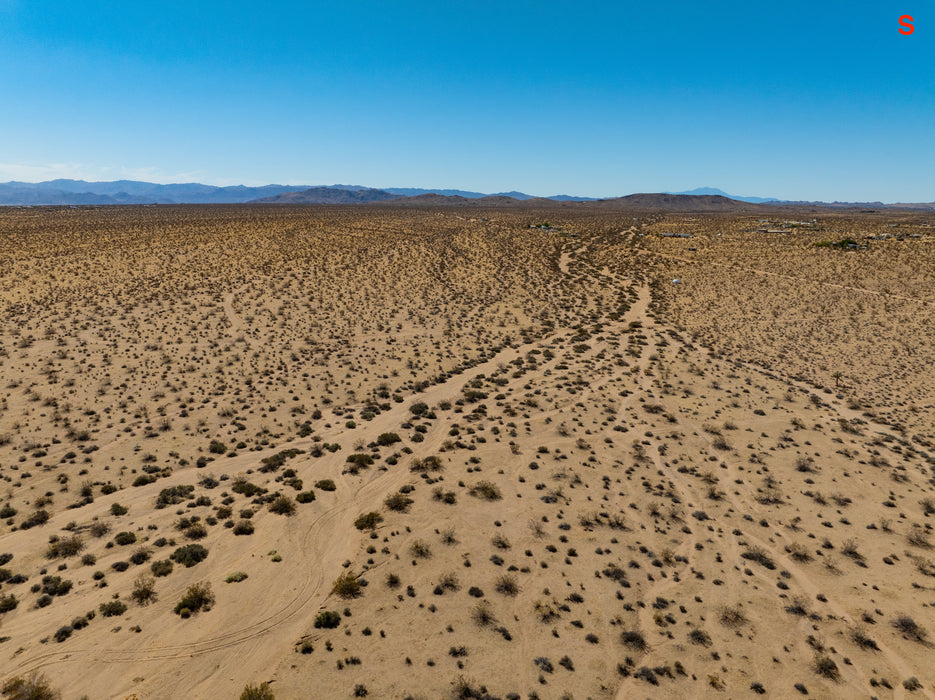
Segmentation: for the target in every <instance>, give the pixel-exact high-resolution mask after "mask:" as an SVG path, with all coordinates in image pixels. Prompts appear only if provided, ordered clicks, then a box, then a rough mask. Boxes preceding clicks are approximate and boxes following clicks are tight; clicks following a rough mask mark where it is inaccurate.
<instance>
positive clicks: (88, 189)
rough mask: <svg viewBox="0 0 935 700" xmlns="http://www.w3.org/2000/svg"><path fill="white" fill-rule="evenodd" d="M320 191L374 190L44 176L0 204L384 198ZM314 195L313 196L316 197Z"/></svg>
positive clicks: (3, 186)
mask: <svg viewBox="0 0 935 700" xmlns="http://www.w3.org/2000/svg"><path fill="white" fill-rule="evenodd" d="M323 190H341V191H345V192H362V191H365V192H370V193H371V195H366V196H374V195H372V193H374V192H376V191H377V190H374V189H373V188H371V187H363V186H361V185H319V186H313V185H264V186H262V187H246V186H244V185H236V186H232V187H216V186H214V185H203V184H200V183H197V182H193V183H184V184H172V185H160V184H157V183H153V182H140V181H137V180H116V181H113V182H88V181H86V180H47V181H45V182H15V181H14V182H6V183H0V205H68V204H71V205H89V204H239V203H244V202H252V201H256V200H268V199H270V198H274V197H276V196H278V195H284V194H289V193H296V192H308V191H315V192H316V193H317V194H315V195H307V198H306V199H298V198H296V199H291V200H283V201H294V202H299V201H302V202H306V203H319V204H353V203H358V202H365V201H383V200H384V197H382V196H379V195H376V196H375V197H376V198H375V199H366V198H364V199H355V198H354V197H353V196H348V195H339V196H336V197H330V196H329V195H328V194H327V193H326V192H323ZM381 191H382V192H383V193H384V194H387V195H390V196H389V197H386V198H385V199H389V198H392V197H393V196H399V197H412V196H417V195H421V194H430V193H434V194H441V195H446V196H456V197H464V198H466V199H480V198H482V197H487V196H490V195H487V194H484V193H483V192H470V191H467V190H447V189H439V190H428V189H418V188H413V187H390V188H385V189H383V190H381ZM366 196H365V197H366ZM497 196H507V197H512V198H514V199H518V200H527V199H534V197H533V196H532V195H529V194H525V193H523V192H499V193H497ZM316 197H317V199H316ZM549 199H554V200H556V201H590V200H591V199H592V198H590V197H572V196H570V195H556V196H554V197H550V198H549Z"/></svg>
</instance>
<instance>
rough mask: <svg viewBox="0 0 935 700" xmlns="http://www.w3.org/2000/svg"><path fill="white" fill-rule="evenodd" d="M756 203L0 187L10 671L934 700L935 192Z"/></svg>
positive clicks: (205, 681) (159, 680) (180, 692)
mask: <svg viewBox="0 0 935 700" xmlns="http://www.w3.org/2000/svg"><path fill="white" fill-rule="evenodd" d="M768 216H770V217H772V218H771V219H768V218H767V216H765V215H763V214H752V215H749V216H737V215H730V216H727V215H717V214H698V215H694V216H692V215H684V214H678V215H667V214H661V213H652V212H633V211H625V212H608V211H592V210H588V209H586V208H581V209H580V210H576V209H574V208H568V209H562V210H560V211H547V210H543V211H536V210H517V209H511V210H498V209H491V210H489V211H487V210H468V209H462V210H455V209H444V208H437V209H432V208H412V209H404V208H393V207H383V208H381V207H301V206H293V207H287V206H283V207H279V206H268V207H263V206H229V207H228V206H211V207H208V206H190V207H169V206H159V207H110V208H64V207H63V208H6V209H3V210H0V306H2V318H3V324H2V325H0V478H2V480H3V481H2V492H0V517H2V520H0V683H2V682H7V681H9V680H10V679H13V678H17V677H18V678H25V677H28V676H29V674H31V673H34V672H38V673H41V674H43V677H44V679H45V680H46V681H47V682H48V684H49V685H50V686H51V687H53V688H56V689H58V690H59V691H60V692H61V694H62V697H63V698H64V699H65V700H72V699H77V698H81V697H88V698H95V699H97V698H107V699H109V698H120V699H121V700H122V699H123V698H127V697H134V696H135V698H136V699H137V700H144V699H145V700H150V699H152V700H156V699H162V698H166V699H168V698H238V697H240V693H241V691H242V690H243V689H244V687H245V686H246V685H248V684H253V685H256V684H259V683H263V682H268V683H269V688H270V690H272V692H273V693H275V696H276V698H279V700H283V699H286V700H288V699H292V698H342V697H355V696H356V697H364V696H367V697H376V698H409V697H411V698H433V699H434V698H449V697H451V698H488V697H490V698H494V697H496V698H543V699H544V698H580V699H582V700H583V699H584V698H595V699H597V698H620V699H623V698H643V697H646V698H670V697H671V698H678V697H724V698H737V697H753V696H757V695H760V696H765V697H773V698H792V697H811V698H871V697H877V698H912V697H920V698H922V697H925V698H935V551H933V545H935V539H933V535H932V524H931V523H932V520H933V515H935V442H933V441H935V218H933V217H932V216H931V215H921V214H920V215H913V214H893V213H889V214H885V215H884V214H880V213H856V212H855V213H852V214H842V213H834V214H811V213H810V214H808V215H806V214H795V213H792V212H790V213H788V214H783V215H776V214H770V215H768ZM800 219H804V220H800ZM664 233H682V234H687V235H688V236H689V237H687V238H680V237H674V236H663V235H662V234H664ZM844 239H853V240H854V241H855V242H856V243H857V244H858V249H856V250H850V249H848V248H847V247H846V245H845V246H844V247H842V248H839V247H835V246H828V245H816V244H821V243H823V242H827V241H830V242H837V241H840V240H844ZM863 246H866V249H864V248H863ZM676 279H677V280H679V282H678V283H674V282H673V280H676Z"/></svg>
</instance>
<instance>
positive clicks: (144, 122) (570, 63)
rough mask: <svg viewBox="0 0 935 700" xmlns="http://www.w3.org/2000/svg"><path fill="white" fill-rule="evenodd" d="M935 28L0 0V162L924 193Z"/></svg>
mask: <svg viewBox="0 0 935 700" xmlns="http://www.w3.org/2000/svg"><path fill="white" fill-rule="evenodd" d="M903 14H911V15H912V16H913V17H914V18H915V27H916V31H915V33H914V34H913V35H911V36H903V35H901V34H900V33H899V31H898V29H899V25H898V18H899V17H900V16H901V15H903ZM933 36H935V2H933V0H900V1H899V2H889V1H887V0H883V1H873V2H868V1H858V2H853V1H851V2H837V1H832V2H823V3H817V2H813V1H812V2H800V1H798V0H791V1H789V2H783V3H748V2H716V1H715V2H708V3H696V2H691V3H689V2H669V3H649V2H641V3H631V2H624V1H621V0H617V1H616V2H589V1H588V0H579V2H576V3H566V2H548V1H545V2H543V1H539V2H489V1H488V0H474V1H469V2H463V3H438V2H431V3H430V2H405V1H399V2H392V3H390V2H385V1H384V2H371V1H370V0H356V1H355V2H338V1H334V2H331V1H328V2H316V1H314V0H310V1H308V2H296V3H290V2H279V3H255V2H250V3H247V2H238V1H236V0H227V1H225V2H214V1H208V0H204V1H197V0H188V1H187V2H177V1H175V0H162V1H161V2H152V3H138V2H127V0H121V1H119V2H117V1H106V2H105V1H100V0H85V1H83V2H74V1H69V2H65V1H59V2H53V1H50V0H0V95H3V99H2V101H0V105H2V109H0V181H5V180H10V179H19V180H27V181H37V180H44V179H51V178H54V177H75V178H83V179H104V180H113V179H120V178H131V179H144V180H150V181H157V182H185V181H200V182H208V183H212V184H224V185H226V184H239V183H245V184H264V183H271V182H275V183H302V184H331V183H352V184H364V185H372V186H386V187H390V186H396V187H407V186H411V187H439V188H442V187H451V188H462V189H472V190H479V191H484V192H494V191H503V190H511V189H517V190H522V191H525V192H529V193H532V194H539V195H552V194H558V193H568V194H586V195H592V196H616V195H620V194H629V193H632V192H649V191H663V190H670V191H678V190H685V189H691V188H694V187H698V186H716V187H721V188H723V189H724V190H727V191H728V192H731V193H733V194H738V195H762V196H775V197H780V198H789V199H825V200H864V199H880V200H883V201H889V202H891V201H935V41H933Z"/></svg>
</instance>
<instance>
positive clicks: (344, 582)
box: [331, 571, 363, 598]
mask: <svg viewBox="0 0 935 700" xmlns="http://www.w3.org/2000/svg"><path fill="white" fill-rule="evenodd" d="M331 592H332V593H335V594H336V595H339V596H341V597H342V598H356V597H357V596H359V595H360V594H361V593H362V592H363V586H361V584H360V581H358V580H357V577H356V576H354V574H353V573H352V572H350V571H345V572H344V573H343V574H341V575H340V576H338V578H336V579H335V581H334V585H333V586H332V587H331Z"/></svg>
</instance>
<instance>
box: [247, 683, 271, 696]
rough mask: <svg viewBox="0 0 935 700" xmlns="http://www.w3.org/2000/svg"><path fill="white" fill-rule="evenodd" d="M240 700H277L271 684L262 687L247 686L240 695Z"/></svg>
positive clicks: (261, 684)
mask: <svg viewBox="0 0 935 700" xmlns="http://www.w3.org/2000/svg"><path fill="white" fill-rule="evenodd" d="M240 700H276V696H275V695H274V694H273V691H272V689H271V688H270V687H269V683H260V685H249V684H248V685H246V686H245V687H244V689H243V692H242V693H241V694H240Z"/></svg>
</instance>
